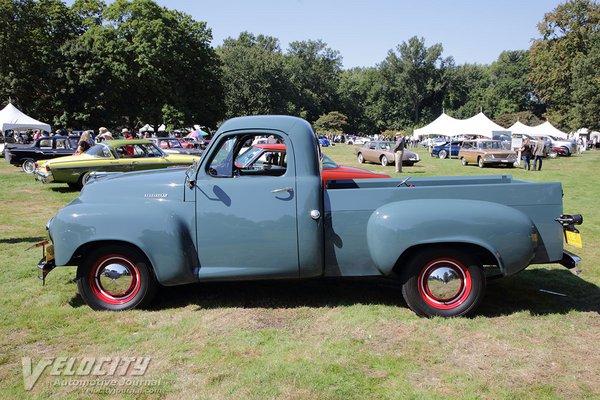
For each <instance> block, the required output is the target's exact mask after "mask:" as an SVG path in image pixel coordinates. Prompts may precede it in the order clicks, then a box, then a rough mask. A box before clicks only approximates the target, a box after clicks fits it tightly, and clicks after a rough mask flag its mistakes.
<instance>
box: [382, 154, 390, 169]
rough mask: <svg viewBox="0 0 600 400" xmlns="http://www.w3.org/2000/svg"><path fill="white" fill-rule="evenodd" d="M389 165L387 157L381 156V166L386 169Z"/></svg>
mask: <svg viewBox="0 0 600 400" xmlns="http://www.w3.org/2000/svg"><path fill="white" fill-rule="evenodd" d="M388 164H389V161H388V159H387V157H386V156H381V165H383V166H384V167H387V166H388Z"/></svg>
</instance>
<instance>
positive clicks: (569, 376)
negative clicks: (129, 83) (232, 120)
mask: <svg viewBox="0 0 600 400" xmlns="http://www.w3.org/2000/svg"><path fill="white" fill-rule="evenodd" d="M324 151H325V153H326V154H328V155H330V156H331V157H332V158H333V159H334V160H336V161H338V162H339V163H341V164H343V165H348V166H358V163H357V162H356V160H355V157H354V154H353V152H352V147H351V146H347V145H337V146H334V147H330V148H327V149H324ZM419 153H420V154H421V156H422V158H423V160H422V161H421V162H420V163H419V164H417V165H416V166H414V167H405V168H404V172H403V173H402V174H401V175H400V176H403V177H405V176H415V177H416V176H432V175H481V174H511V175H513V176H514V177H515V178H518V179H527V180H531V181H560V182H562V184H563V189H564V204H565V212H570V213H582V214H583V215H584V218H585V221H584V224H583V225H582V226H581V231H582V233H583V237H584V248H583V249H573V248H569V250H571V251H573V252H575V253H577V254H579V255H580V256H581V257H582V258H583V262H582V264H581V266H582V268H583V274H582V275H580V276H575V275H573V274H571V273H570V272H569V271H567V270H566V269H565V268H563V267H561V266H560V265H543V266H534V267H530V268H528V269H527V270H525V271H524V272H522V273H520V274H517V275H516V276H513V277H510V278H506V279H504V280H499V281H496V282H494V283H493V284H490V285H489V286H488V290H487V295H486V297H485V299H484V302H483V304H482V305H481V307H480V309H479V313H478V315H477V316H475V317H472V318H457V319H450V320H445V319H440V318H433V319H423V318H419V317H417V316H415V315H414V314H413V313H412V312H411V311H410V310H409V309H408V308H407V307H406V305H405V304H404V302H403V300H402V296H401V293H400V290H399V287H398V286H397V285H395V284H393V283H385V282H381V281H375V282H373V281H368V280H365V281H362V280H359V281H320V280H316V281H302V282H250V283H203V284H196V285H189V286H184V287H176V288H168V289H163V290H161V292H160V293H159V296H158V299H157V301H156V302H155V304H154V306H153V308H151V309H148V310H134V311H130V312H123V313H110V312H94V311H92V310H91V309H90V308H88V307H87V306H86V305H84V304H83V303H82V301H81V299H80V297H79V296H78V294H77V288H76V284H75V282H74V279H73V278H74V276H75V269H74V268H58V269H57V270H55V271H53V272H52V273H51V274H50V275H49V277H48V281H47V284H46V286H42V285H41V282H40V281H38V280H37V279H36V278H35V276H36V268H35V265H36V264H37V262H38V260H39V258H40V250H39V249H30V247H31V246H32V245H33V244H34V243H36V242H38V241H40V240H43V239H44V238H45V229H44V227H45V224H46V222H47V220H48V219H49V218H50V217H51V216H52V215H53V214H54V213H55V212H56V211H57V210H58V209H59V208H60V207H62V206H63V205H65V204H66V203H67V202H68V201H70V200H71V199H73V198H74V197H76V195H77V192H72V191H69V190H68V189H67V187H66V185H65V186H63V185H46V186H44V185H41V184H39V183H37V182H34V180H33V178H32V177H31V176H27V175H25V174H24V173H23V172H21V171H20V169H17V168H15V167H12V166H10V165H7V164H6V162H0V183H1V190H0V202H1V204H2V206H1V207H2V211H1V213H0V215H1V218H0V321H1V324H0V398H2V399H18V398H32V397H33V398H52V399H62V398H73V399H79V398H97V397H102V398H105V397H106V398H167V399H196V398H206V399H225V398H234V399H239V398H246V399H281V398H283V399H395V398H423V399H429V398H461V399H462V398H472V399H475V398H485V399H514V398H523V399H525V398H526V399H530V398H537V399H548V398H550V399H598V398H600V349H599V346H600V288H599V286H600V252H599V245H600V230H599V226H600V207H599V206H598V203H597V202H598V201H600V151H592V152H586V153H584V154H583V155H580V156H573V157H570V158H561V159H555V160H547V161H545V163H544V169H543V170H542V171H541V172H537V171H536V172H533V171H523V170H521V169H517V168H515V169H500V168H498V169H494V168H489V169H488V168H486V169H480V168H477V167H475V166H468V167H462V166H461V165H460V162H459V161H457V160H455V159H454V160H439V159H433V158H431V157H429V156H428V155H426V154H425V152H424V151H423V150H419ZM363 167H365V168H368V169H370V170H373V171H378V172H386V173H388V174H391V175H393V167H385V168H384V167H382V166H379V165H374V164H371V165H364V166H363ZM540 289H543V290H546V291H550V292H554V293H559V294H562V295H557V294H552V293H548V292H544V291H540ZM143 356H146V357H151V362H150V365H149V367H148V369H147V371H146V374H145V375H144V376H143V377H135V376H133V377H132V376H126V377H125V378H126V379H122V380H120V381H119V382H117V383H115V384H112V382H108V381H107V380H108V379H109V377H107V376H98V375H97V376H91V377H81V376H65V374H64V373H62V374H61V373H60V372H61V370H60V368H58V369H57V370H56V371H53V370H52V369H51V368H50V367H49V368H47V369H46V370H44V371H43V372H42V373H41V374H40V378H39V380H38V381H37V382H36V384H35V385H34V386H33V388H32V389H31V390H30V391H26V390H25V388H24V380H23V376H24V375H23V367H22V358H23V357H30V358H31V359H32V363H33V367H35V366H36V364H37V363H38V362H39V361H40V360H46V359H50V358H56V357H75V362H76V363H81V362H82V360H84V359H85V358H86V357H143ZM53 365H54V366H56V363H54V364H53ZM119 378H123V377H119ZM127 379H129V380H127ZM140 379H143V380H144V381H142V380H140ZM94 380H96V381H97V382H98V381H100V383H102V382H105V383H104V384H106V385H109V386H108V389H109V390H108V392H109V394H108V395H98V394H94V390H96V391H97V389H98V387H97V386H96V387H94V386H91V384H92V383H93V381H94ZM107 382H108V383H107ZM84 384H85V385H87V386H86V387H82V385H84ZM144 384H146V385H145V386H144ZM135 390H137V392H136V391H135ZM119 391H121V392H127V391H129V394H127V393H125V394H124V393H119ZM100 392H101V391H100ZM110 393H112V394H110Z"/></svg>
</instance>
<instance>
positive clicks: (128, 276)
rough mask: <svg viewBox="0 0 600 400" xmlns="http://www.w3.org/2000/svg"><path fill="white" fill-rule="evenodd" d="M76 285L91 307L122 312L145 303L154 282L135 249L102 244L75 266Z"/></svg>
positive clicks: (145, 260)
mask: <svg viewBox="0 0 600 400" xmlns="http://www.w3.org/2000/svg"><path fill="white" fill-rule="evenodd" d="M77 288H78V289H79V294H80V295H81V297H82V298H83V300H84V301H85V302H86V304H87V305H88V306H90V307H91V308H93V309H94V310H112V311H123V310H129V309H132V308H135V307H143V306H145V305H147V304H149V303H150V301H151V300H152V297H154V294H155V293H156V290H157V288H158V283H157V281H156V278H155V277H154V272H153V271H152V267H151V265H150V263H149V262H148V260H147V259H146V256H145V255H144V254H143V253H141V252H140V251H139V250H136V249H134V248H132V247H127V246H123V245H106V246H102V247H100V248H98V249H96V250H94V251H92V252H91V253H90V254H89V255H88V256H87V257H86V258H85V260H84V261H83V262H82V264H81V265H80V266H79V268H78V269H77Z"/></svg>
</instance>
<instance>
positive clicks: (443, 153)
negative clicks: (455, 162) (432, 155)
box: [438, 150, 448, 160]
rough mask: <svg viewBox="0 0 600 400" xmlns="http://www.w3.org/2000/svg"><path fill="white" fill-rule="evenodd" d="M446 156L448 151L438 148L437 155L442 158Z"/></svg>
mask: <svg viewBox="0 0 600 400" xmlns="http://www.w3.org/2000/svg"><path fill="white" fill-rule="evenodd" d="M447 156H448V153H447V152H446V150H440V152H439V153H438V157H439V158H440V159H442V160H443V159H444V158H446V157H447Z"/></svg>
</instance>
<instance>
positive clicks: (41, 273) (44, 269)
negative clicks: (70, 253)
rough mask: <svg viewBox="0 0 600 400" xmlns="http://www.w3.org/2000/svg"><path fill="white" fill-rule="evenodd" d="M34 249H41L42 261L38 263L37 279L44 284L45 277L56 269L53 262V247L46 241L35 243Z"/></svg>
mask: <svg viewBox="0 0 600 400" xmlns="http://www.w3.org/2000/svg"><path fill="white" fill-rule="evenodd" d="M35 247H42V259H41V260H40V261H39V262H38V265H37V268H38V278H39V279H41V280H42V284H44V285H45V284H46V276H47V275H48V274H49V273H50V271H52V270H53V269H54V268H55V267H56V263H55V261H54V245H53V244H52V243H50V242H49V241H48V240H44V241H43V242H40V243H36V244H35Z"/></svg>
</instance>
